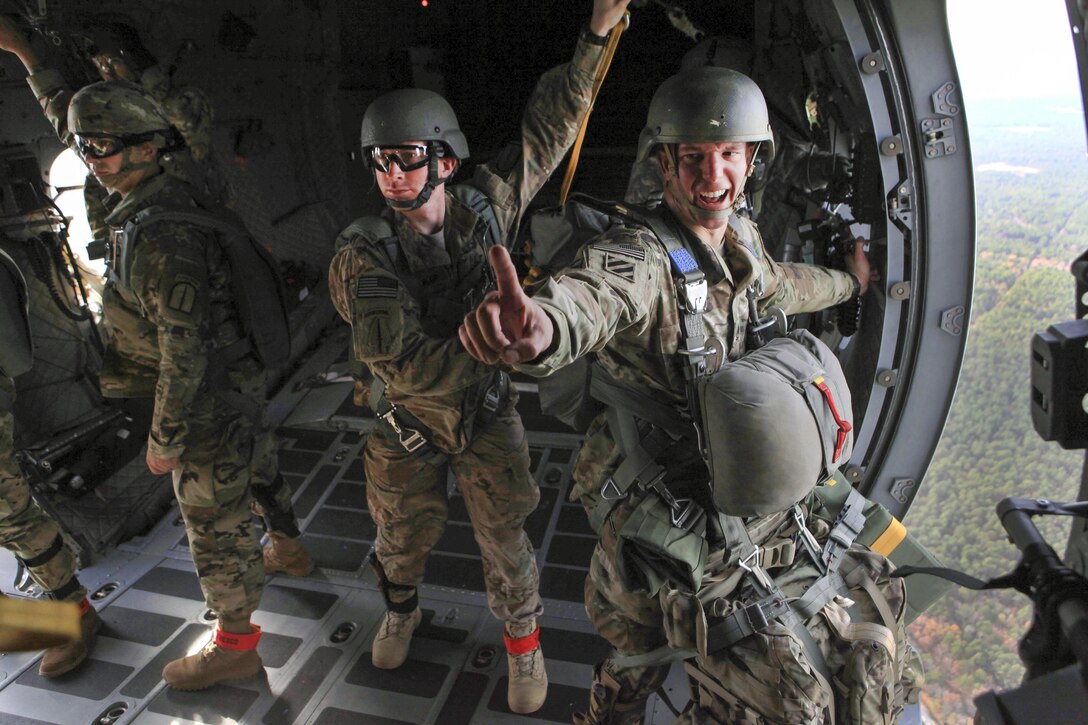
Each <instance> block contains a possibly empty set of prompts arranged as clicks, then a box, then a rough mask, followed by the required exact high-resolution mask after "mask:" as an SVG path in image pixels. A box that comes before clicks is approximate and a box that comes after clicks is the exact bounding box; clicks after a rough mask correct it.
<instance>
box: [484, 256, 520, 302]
mask: <svg viewBox="0 0 1088 725" xmlns="http://www.w3.org/2000/svg"><path fill="white" fill-rule="evenodd" d="M487 261H488V262H490V263H491V269H493V270H494V271H495V285H496V286H497V287H498V290H499V296H500V297H501V298H502V299H503V300H510V301H514V300H520V299H521V298H523V297H525V293H524V292H523V291H522V290H521V280H520V279H518V271H517V269H515V268H514V260H512V259H510V252H508V251H507V249H506V247H504V246H502V245H501V244H496V245H495V246H493V247H491V249H489V250H488V251H487Z"/></svg>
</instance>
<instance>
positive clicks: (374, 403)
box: [368, 370, 510, 456]
mask: <svg viewBox="0 0 1088 725" xmlns="http://www.w3.org/2000/svg"><path fill="white" fill-rule="evenodd" d="M386 387H387V385H386V382H385V380H383V379H382V378H381V377H380V376H378V375H374V376H373V380H372V381H371V383H370V398H369V401H368V405H369V406H370V409H371V410H373V411H374V414H375V415H376V416H377V417H378V420H379V421H381V422H383V423H385V425H386V428H387V429H388V430H389V431H391V432H392V433H393V435H395V436H396V437H397V441H398V442H399V443H400V445H401V447H402V448H404V450H406V451H408V452H409V453H415V452H417V451H418V452H420V454H421V455H432V456H444V455H445V454H444V453H443V452H442V451H441V450H439V449H438V448H437V447H436V446H435V445H434V443H432V442H431V436H432V432H431V430H430V428H428V427H427V426H426V425H424V424H423V423H422V422H421V421H420V420H419V419H418V418H416V417H415V416H414V415H412V414H411V413H410V412H408V411H407V410H406V409H404V408H403V407H401V406H399V405H396V404H394V403H391V402H390V401H389V399H388V398H386V397H385V390H386ZM509 395H510V377H509V376H508V375H507V374H506V373H504V372H502V371H501V370H500V371H496V373H495V374H494V375H492V377H491V382H490V383H488V385H487V386H486V387H485V388H483V390H482V393H481V400H480V404H479V407H478V408H477V411H476V418H475V420H473V422H472V425H473V427H475V424H476V423H477V422H479V423H482V424H483V425H487V424H488V423H490V422H491V421H493V420H494V419H495V416H496V415H497V414H498V412H499V408H501V407H502V404H503V403H504V402H505V401H506V400H507V399H508V397H509Z"/></svg>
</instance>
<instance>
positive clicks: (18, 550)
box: [0, 382, 87, 602]
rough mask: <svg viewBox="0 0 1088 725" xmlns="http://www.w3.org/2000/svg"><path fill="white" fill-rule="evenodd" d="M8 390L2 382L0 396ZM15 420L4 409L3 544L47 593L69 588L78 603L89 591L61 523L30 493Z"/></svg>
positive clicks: (0, 465)
mask: <svg viewBox="0 0 1088 725" xmlns="http://www.w3.org/2000/svg"><path fill="white" fill-rule="evenodd" d="M5 392H6V391H5V390H4V386H3V382H0V397H2V396H4V395H5ZM13 423H14V418H13V416H12V415H11V413H10V412H7V411H3V410H0V546H3V547H4V548H5V549H8V550H9V551H11V552H12V553H13V554H15V556H16V557H18V558H19V559H21V560H22V561H23V562H25V563H26V565H27V571H29V572H30V577H31V578H32V579H33V580H34V581H35V582H36V583H37V584H38V586H40V587H41V588H42V590H43V591H44V592H46V593H47V594H48V593H51V592H57V591H58V590H62V589H69V591H64V592H63V593H62V598H64V599H67V600H69V601H73V602H78V601H80V600H81V599H83V597H85V596H86V595H87V590H86V589H84V588H83V587H82V586H80V585H79V582H78V581H76V580H75V579H74V577H75V572H76V558H75V556H74V555H73V554H72V551H71V550H70V549H69V548H68V547H67V546H66V545H65V544H64V543H63V540H62V539H61V536H60V527H59V526H57V522H56V521H54V520H53V519H52V518H51V517H50V516H48V515H46V513H45V512H44V511H42V510H41V508H40V507H39V506H38V504H37V503H36V502H35V501H34V499H33V498H32V497H31V495H30V486H28V485H27V483H26V481H25V480H24V479H23V475H22V472H20V470H19V465H18V463H16V461H15V458H14V455H13V444H12V430H13ZM73 587H74V588H73Z"/></svg>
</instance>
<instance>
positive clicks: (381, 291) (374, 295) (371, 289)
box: [355, 276, 398, 299]
mask: <svg viewBox="0 0 1088 725" xmlns="http://www.w3.org/2000/svg"><path fill="white" fill-rule="evenodd" d="M397 287H398V285H397V280H395V279H390V278H389V277H377V276H364V277H360V278H359V281H358V282H356V283H355V296H356V298H359V299H378V298H383V297H384V298H395V297H396V296H397Z"/></svg>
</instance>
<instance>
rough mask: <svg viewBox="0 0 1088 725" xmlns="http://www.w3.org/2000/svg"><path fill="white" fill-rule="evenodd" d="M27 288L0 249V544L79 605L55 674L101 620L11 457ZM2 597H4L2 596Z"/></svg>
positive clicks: (47, 662)
mask: <svg viewBox="0 0 1088 725" xmlns="http://www.w3.org/2000/svg"><path fill="white" fill-rule="evenodd" d="M27 299H28V296H27V289H26V282H25V281H24V280H23V276H22V273H21V272H20V271H19V268H18V267H17V266H16V264H15V261H14V260H13V259H12V258H11V257H9V256H8V255H7V254H6V253H5V252H3V251H2V250H0V308H2V309H0V322H2V323H3V325H2V326H0V329H2V330H3V339H2V340H0V546H3V547H4V548H5V549H7V550H8V551H10V552H11V553H12V554H14V555H15V558H17V559H18V560H19V561H21V562H22V563H23V565H24V566H25V567H26V568H27V571H28V572H29V573H30V578H31V579H33V580H34V582H35V583H36V584H37V585H38V586H39V587H41V589H42V592H43V593H44V594H45V596H47V597H49V598H50V599H55V600H57V601H69V602H75V603H76V604H78V605H79V608H80V612H81V617H80V628H81V632H82V637H81V638H80V639H77V640H75V641H74V642H69V643H66V644H59V645H55V646H53V647H50V648H49V649H47V650H45V653H44V654H43V655H42V661H41V664H40V665H39V666H38V674H40V675H41V676H42V677H50V678H51V677H58V676H60V675H63V674H64V673H66V672H70V671H71V670H73V669H74V668H75V667H77V666H78V665H79V664H80V663H81V662H83V660H84V659H86V657H87V649H88V647H89V646H90V644H91V641H92V638H93V636H94V633H95V631H96V630H97V629H98V626H99V624H100V621H99V619H98V613H97V612H95V609H94V607H92V606H91V603H90V602H89V601H88V600H87V590H86V589H84V588H83V585H82V584H80V583H79V579H77V578H76V557H75V555H74V554H73V553H72V550H71V549H69V548H68V546H67V545H66V544H65V543H64V540H63V539H62V538H61V533H60V527H59V526H58V525H57V522H56V521H54V520H53V518H52V517H51V516H49V515H48V514H46V513H45V512H44V511H42V509H41V507H39V506H38V504H37V502H36V501H35V500H34V497H33V496H32V495H31V493H30V486H28V485H27V482H26V480H25V479H24V478H23V474H22V472H21V471H20V470H19V464H18V463H17V462H16V461H15V456H14V452H15V451H14V446H13V442H12V438H13V434H12V431H13V429H14V418H13V416H12V412H11V411H12V406H13V405H14V403H15V384H14V381H13V380H12V378H13V377H14V376H16V375H21V374H22V373H24V372H26V370H27V369H28V368H29V366H30V363H31V360H32V357H33V355H32V351H31V347H32V346H31V340H30V317H29V313H28V310H27ZM0 596H3V595H0Z"/></svg>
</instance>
